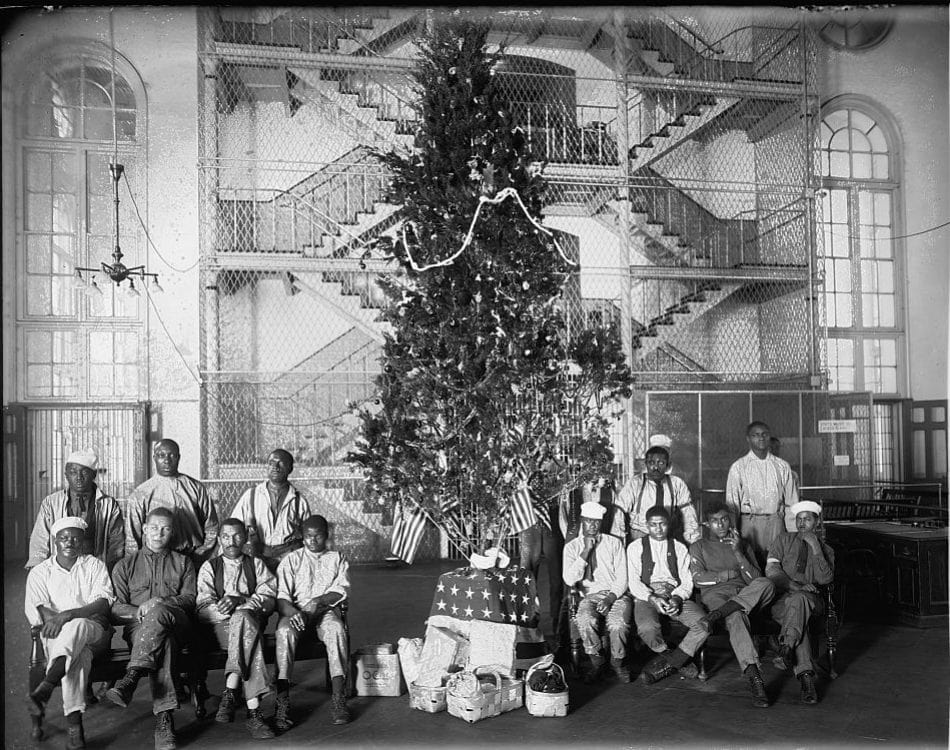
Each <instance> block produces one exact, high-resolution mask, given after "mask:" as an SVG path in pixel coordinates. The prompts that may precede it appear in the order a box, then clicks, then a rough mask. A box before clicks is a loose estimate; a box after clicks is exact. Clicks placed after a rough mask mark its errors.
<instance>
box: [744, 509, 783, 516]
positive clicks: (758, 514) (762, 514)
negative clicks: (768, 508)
mask: <svg viewBox="0 0 950 750" xmlns="http://www.w3.org/2000/svg"><path fill="white" fill-rule="evenodd" d="M777 514H778V511H777V510H776V511H773V512H772V513H745V512H743V513H740V514H739V515H742V516H774V515H777Z"/></svg>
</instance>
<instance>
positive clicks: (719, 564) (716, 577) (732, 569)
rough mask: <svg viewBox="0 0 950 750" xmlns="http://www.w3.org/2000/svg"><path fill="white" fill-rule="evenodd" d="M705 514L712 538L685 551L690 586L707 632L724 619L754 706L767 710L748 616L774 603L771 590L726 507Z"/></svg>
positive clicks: (712, 506) (712, 505)
mask: <svg viewBox="0 0 950 750" xmlns="http://www.w3.org/2000/svg"><path fill="white" fill-rule="evenodd" d="M703 515H704V516H705V518H706V520H705V522H704V524H703V525H704V526H707V527H708V528H709V530H710V532H711V533H712V536H713V538H712V539H700V540H699V541H697V542H693V544H692V545H691V546H690V548H689V554H690V557H691V558H692V561H691V563H690V572H691V573H692V574H693V583H694V584H695V585H696V587H697V588H698V589H699V591H700V595H701V596H702V603H703V604H704V605H705V606H706V608H707V609H708V610H709V614H708V615H706V616H705V617H704V618H703V622H705V623H706V625H707V626H708V627H709V629H710V630H711V629H712V626H713V625H714V624H715V623H717V622H719V620H725V623H726V629H727V630H728V631H729V643H731V644H732V650H733V652H735V655H736V659H737V660H738V662H739V668H740V669H741V670H742V671H743V673H744V674H745V675H746V677H748V679H749V688H750V690H751V691H752V705H753V706H757V707H759V708H767V707H768V705H769V698H768V695H767V694H766V692H765V682H764V681H763V680H762V672H761V670H760V669H759V654H758V651H756V648H755V643H754V642H753V640H752V633H751V630H750V627H749V615H750V614H752V611H753V610H754V609H756V608H757V607H764V606H766V605H768V604H769V602H771V601H772V599H773V598H774V596H775V586H774V585H773V584H772V582H771V581H770V580H769V579H768V578H763V577H762V572H761V571H760V570H759V568H758V567H757V566H756V564H755V558H754V557H753V556H752V555H751V554H749V553H748V552H747V551H746V549H745V542H744V541H743V540H742V539H740V537H739V532H738V531H736V529H735V527H734V526H733V525H732V517H731V516H730V515H729V509H728V508H726V506H725V504H724V503H722V502H720V503H710V504H709V505H707V506H706V507H705V508H704V509H703Z"/></svg>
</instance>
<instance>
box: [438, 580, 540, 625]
mask: <svg viewBox="0 0 950 750" xmlns="http://www.w3.org/2000/svg"><path fill="white" fill-rule="evenodd" d="M539 606H540V602H539V601H538V593H537V587H536V584H535V580H534V576H533V575H531V571H529V570H526V569H525V568H519V567H518V566H517V565H512V566H510V567H508V568H504V569H497V568H492V569H491V570H478V569H476V568H458V569H456V570H452V571H449V572H448V573H443V574H442V575H441V576H439V583H438V585H436V587H435V596H434V597H433V598H432V609H431V611H430V612H429V614H430V616H431V615H446V616H448V617H456V618H458V619H460V620H488V621H490V622H502V623H506V624H508V625H520V626H522V627H531V628H533V627H536V626H537V624H538V610H539Z"/></svg>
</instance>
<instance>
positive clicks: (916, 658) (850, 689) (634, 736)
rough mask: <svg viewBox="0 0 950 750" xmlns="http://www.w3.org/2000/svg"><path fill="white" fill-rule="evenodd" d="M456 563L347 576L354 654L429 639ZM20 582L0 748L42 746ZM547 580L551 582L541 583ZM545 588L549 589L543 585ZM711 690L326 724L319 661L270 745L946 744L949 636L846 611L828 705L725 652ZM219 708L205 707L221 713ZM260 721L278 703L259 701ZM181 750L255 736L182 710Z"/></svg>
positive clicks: (89, 727)
mask: <svg viewBox="0 0 950 750" xmlns="http://www.w3.org/2000/svg"><path fill="white" fill-rule="evenodd" d="M450 567H453V566H452V565H450V564H448V563H442V564H426V565H417V566H413V567H409V568H405V567H403V568H386V567H370V566H366V567H359V568H355V569H353V574H352V579H353V598H352V600H351V601H352V605H351V610H350V623H351V628H352V635H353V646H354V647H356V646H358V645H360V644H363V643H374V642H380V641H389V642H396V641H397V640H398V639H399V638H400V637H403V636H407V637H413V636H420V637H421V636H422V635H423V633H424V629H425V626H424V620H425V618H426V616H427V615H428V610H429V606H430V605H431V602H432V593H433V590H434V587H435V582H436V579H437V577H438V575H439V573H440V572H441V571H443V570H446V569H448V568H450ZM24 581H25V574H24V572H23V570H22V567H21V565H20V564H8V565H7V567H6V570H5V573H4V623H5V638H4V672H5V675H4V676H5V678H6V679H5V685H6V690H5V693H6V694H5V703H4V709H5V716H4V738H5V740H4V747H5V748H26V747H36V746H37V745H36V744H35V743H32V742H31V740H30V739H29V719H28V716H27V713H26V710H25V707H24V704H23V697H22V696H23V694H24V689H25V685H26V668H25V665H26V662H27V657H28V641H29V639H28V636H27V627H26V620H25V618H24V615H23V590H24ZM542 584H543V580H542ZM542 590H543V585H542ZM712 656H713V658H712V661H713V663H714V673H713V674H712V676H711V678H710V679H709V681H708V682H705V683H701V682H699V681H697V680H682V679H679V678H677V677H673V678H669V679H667V680H665V681H663V682H661V683H659V684H657V685H653V686H644V685H642V684H640V683H637V682H634V683H632V684H630V685H620V684H617V683H604V684H602V685H596V686H586V685H582V684H579V683H578V684H574V683H572V684H571V686H570V687H571V707H570V713H569V714H568V716H567V717H565V718H548V719H540V718H535V717H532V716H530V715H528V713H527V712H526V711H524V710H523V709H522V710H518V711H514V712H511V713H508V714H503V715H502V716H499V717H495V718H491V719H487V720H485V721H482V722H478V723H476V724H473V725H468V724H466V723H464V722H463V721H461V720H459V719H456V718H454V717H452V716H449V715H448V714H446V713H440V714H426V713H422V712H419V711H415V710H412V709H410V708H409V705H408V697H407V696H402V697H399V698H354V699H352V700H351V701H350V706H351V710H352V712H353V716H354V720H353V722H352V723H351V724H348V725H345V726H333V725H332V724H330V722H329V695H328V693H327V692H326V690H325V687H324V669H323V664H322V662H311V663H309V665H308V666H309V667H310V670H309V671H307V672H304V671H301V672H299V673H297V674H295V675H294V678H295V681H296V682H298V685H297V686H296V687H295V688H294V691H293V693H292V710H293V717H294V719H295V720H296V721H297V726H296V727H294V728H293V729H292V730H290V731H289V732H286V733H285V734H283V735H282V736H280V737H278V738H277V739H275V740H271V741H270V742H268V743H266V744H267V746H269V747H285V748H288V747H309V746H320V747H349V748H363V747H365V748H376V747H380V748H382V747H386V748H399V747H406V748H416V747H440V746H442V747H445V746H450V747H481V748H508V747H513V746H523V747H551V746H565V747H566V746H569V745H574V746H578V747H585V748H586V747H646V746H649V747H684V746H686V747H699V746H702V747H730V748H732V747H761V746H763V745H765V744H768V745H769V746H770V747H839V746H843V745H847V746H861V747H876V746H881V745H890V746H897V747H909V746H911V747H935V748H936V747H940V748H946V747H947V736H948V712H950V703H948V694H950V680H948V675H950V671H948V666H950V655H948V640H947V632H946V630H945V629H942V628H941V629H929V630H921V629H915V628H910V627H905V626H891V625H885V624H880V623H873V622H862V621H850V620H848V619H847V613H845V622H844V624H843V627H842V632H841V639H840V646H839V661H838V664H839V671H840V673H841V675H840V677H839V678H838V679H837V680H835V681H833V682H828V681H827V680H824V679H822V680H820V681H819V684H818V688H819V693H820V696H821V702H820V703H819V704H818V705H817V706H805V705H802V704H800V703H799V702H798V684H797V682H796V681H795V679H794V678H793V677H792V676H791V675H789V674H787V673H782V672H779V671H778V670H776V669H775V668H774V667H773V666H772V665H771V663H769V662H766V663H765V664H764V665H763V673H764V676H765V681H766V685H767V688H768V690H769V693H770V695H771V696H772V697H773V700H774V703H773V705H772V706H771V707H769V708H767V709H758V708H753V707H752V706H751V702H750V700H749V696H748V692H747V689H746V684H745V679H744V678H743V676H742V675H741V674H740V673H739V670H738V667H737V666H736V663H735V661H734V659H732V657H731V654H729V652H727V651H721V650H717V651H714V652H713V654H712ZM209 687H210V688H211V692H212V693H215V694H217V693H219V692H220V690H221V688H222V687H223V676H222V674H221V672H212V673H211V675H210V678H209ZM216 703H217V699H216V698H215V699H212V700H211V701H209V703H208V707H209V709H211V710H212V712H213V710H214V707H215V706H216ZM61 708H62V704H61V702H60V698H59V692H58V691H57V692H56V693H54V696H53V700H52V701H51V702H50V712H49V716H48V718H47V721H46V731H47V738H46V739H45V740H44V741H43V742H42V743H40V744H39V745H38V747H41V748H54V747H55V748H59V747H62V746H63V744H64V742H65V720H64V718H63V716H62V713H61ZM263 708H264V714H265V716H270V715H272V713H273V700H272V699H266V700H265V701H264V703H263ZM175 717H176V722H175V723H176V728H177V729H178V736H179V747H181V748H186V747H194V748H199V747H200V748H225V747H228V748H249V747H252V746H254V747H260V746H261V743H259V742H254V741H253V740H251V739H250V738H249V737H248V735H247V733H246V730H245V728H244V725H243V718H244V717H243V712H241V711H239V712H238V714H237V718H236V721H235V723H233V724H230V725H221V724H216V723H215V722H213V721H212V720H211V719H210V718H209V719H206V720H205V721H203V722H199V721H196V720H195V718H194V716H193V713H192V711H191V709H190V707H183V708H182V709H181V710H180V711H177V712H176V714H175ZM85 727H86V741H87V745H88V747H89V748H114V749H115V750H126V749H127V748H140V749H143V750H144V749H145V748H151V747H152V729H153V722H152V717H151V707H150V701H149V700H148V689H147V687H146V686H145V684H144V683H143V685H142V687H141V688H140V689H139V690H138V692H137V693H136V696H135V699H134V700H133V702H132V704H131V705H130V706H129V708H127V709H120V708H118V707H116V706H113V705H111V704H108V705H103V704H99V705H94V706H91V707H90V708H89V709H88V711H87V712H86V717H85Z"/></svg>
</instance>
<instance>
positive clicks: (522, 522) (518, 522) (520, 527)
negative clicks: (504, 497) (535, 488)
mask: <svg viewBox="0 0 950 750" xmlns="http://www.w3.org/2000/svg"><path fill="white" fill-rule="evenodd" d="M508 514H509V518H508V531H509V533H511V534H520V533H521V532H522V531H524V530H526V529H530V528H531V527H532V526H534V525H535V524H536V523H537V522H538V514H537V512H535V509H534V503H533V502H532V501H531V490H530V489H528V483H527V482H525V483H523V484H522V485H521V487H519V488H518V491H517V492H515V494H514V496H513V497H512V498H511V501H510V502H509V503H508Z"/></svg>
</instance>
